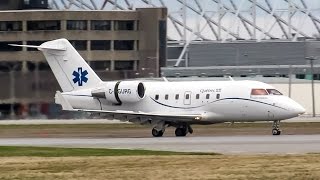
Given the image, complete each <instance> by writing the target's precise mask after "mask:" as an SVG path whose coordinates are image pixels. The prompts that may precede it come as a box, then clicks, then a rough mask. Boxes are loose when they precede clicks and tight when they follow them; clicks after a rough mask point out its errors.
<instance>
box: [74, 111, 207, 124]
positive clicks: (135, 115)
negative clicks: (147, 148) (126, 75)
mask: <svg viewBox="0 0 320 180" xmlns="http://www.w3.org/2000/svg"><path fill="white" fill-rule="evenodd" d="M74 111H79V112H90V113H100V114H101V115H106V116H110V117H113V118H115V119H120V120H121V119H123V120H126V121H134V120H139V121H147V120H165V121H186V122H187V121H195V120H201V118H202V117H201V114H169V113H167V114H164V113H145V112H134V111H120V110H118V111H106V110H89V109H74Z"/></svg>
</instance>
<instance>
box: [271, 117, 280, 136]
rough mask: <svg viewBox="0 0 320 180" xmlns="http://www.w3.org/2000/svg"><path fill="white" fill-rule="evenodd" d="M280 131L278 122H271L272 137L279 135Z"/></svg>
mask: <svg viewBox="0 0 320 180" xmlns="http://www.w3.org/2000/svg"><path fill="white" fill-rule="evenodd" d="M280 134H281V129H280V121H279V120H278V121H273V123H272V135H280Z"/></svg>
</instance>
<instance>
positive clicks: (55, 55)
mask: <svg viewBox="0 0 320 180" xmlns="http://www.w3.org/2000/svg"><path fill="white" fill-rule="evenodd" d="M37 48H38V49H39V50H40V51H42V52H43V54H44V56H45V58H46V59H47V61H48V64H49V66H50V67H51V69H52V71H53V73H54V76H55V77H56V78H57V80H58V82H59V85H60V87H61V89H62V91H64V92H66V91H73V90H79V89H86V88H91V87H95V86H97V85H98V84H99V83H101V79H100V78H99V77H98V76H97V74H96V73H95V72H94V71H93V70H92V69H91V67H90V66H89V65H88V64H87V63H86V61H85V60H84V59H83V58H82V57H81V56H80V54H79V53H78V52H77V51H76V50H75V48H74V47H73V46H72V45H71V44H70V42H69V41H68V40H66V39H57V40H53V41H48V42H45V43H43V44H41V45H40V46H38V47H37Z"/></svg>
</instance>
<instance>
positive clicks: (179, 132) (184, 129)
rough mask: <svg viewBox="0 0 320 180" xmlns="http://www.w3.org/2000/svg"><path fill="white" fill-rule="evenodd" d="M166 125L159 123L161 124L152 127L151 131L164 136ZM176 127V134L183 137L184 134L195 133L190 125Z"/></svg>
mask: <svg viewBox="0 0 320 180" xmlns="http://www.w3.org/2000/svg"><path fill="white" fill-rule="evenodd" d="M166 127H167V125H165V124H159V126H157V127H154V128H153V129H152V131H151V133H152V135H153V136H154V137H162V136H163V134H164V131H165V128H166ZM175 127H176V130H175V135H176V136H177V137H183V136H186V135H187V134H188V133H190V134H192V133H193V129H192V128H191V126H190V125H186V124H183V125H178V126H175Z"/></svg>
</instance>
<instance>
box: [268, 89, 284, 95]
mask: <svg viewBox="0 0 320 180" xmlns="http://www.w3.org/2000/svg"><path fill="white" fill-rule="evenodd" d="M267 91H268V93H269V94H270V95H282V93H281V92H279V91H278V90H276V89H267Z"/></svg>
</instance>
